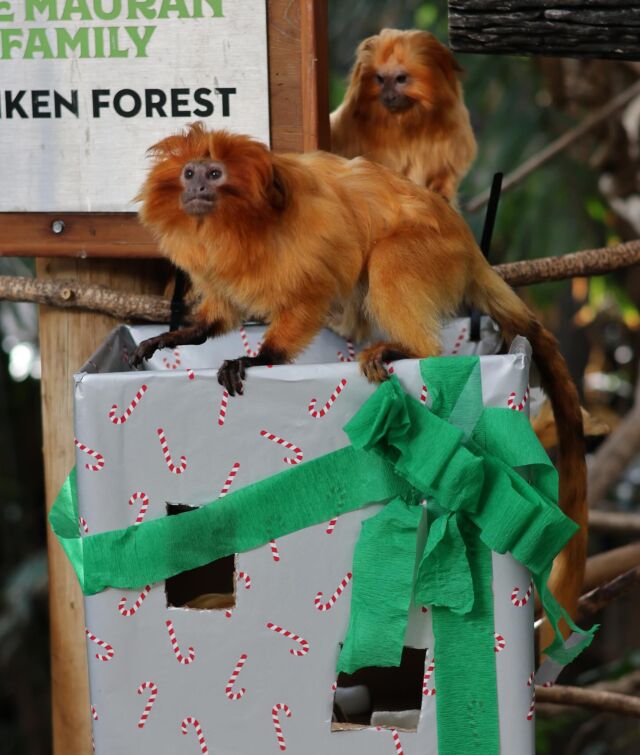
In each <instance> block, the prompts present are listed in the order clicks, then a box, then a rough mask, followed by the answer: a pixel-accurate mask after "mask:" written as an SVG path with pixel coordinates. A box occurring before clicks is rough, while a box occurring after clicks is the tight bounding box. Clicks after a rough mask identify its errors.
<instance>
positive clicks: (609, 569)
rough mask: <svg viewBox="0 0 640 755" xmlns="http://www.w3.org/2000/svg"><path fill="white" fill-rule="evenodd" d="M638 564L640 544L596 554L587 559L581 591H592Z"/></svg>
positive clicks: (639, 561)
mask: <svg viewBox="0 0 640 755" xmlns="http://www.w3.org/2000/svg"><path fill="white" fill-rule="evenodd" d="M638 564H640V542H635V543H629V545H623V546H621V547H620V548H613V549H612V550H609V551H605V552H604V553H598V554H596V555H595V556H591V557H590V558H588V559H587V565H586V569H585V575H584V582H583V589H585V590H592V589H594V588H596V587H599V586H600V585H603V584H604V583H605V582H609V581H610V580H612V579H615V578H616V577H618V576H619V575H620V574H623V573H624V572H626V571H628V570H629V569H634V568H635V567H636V566H638Z"/></svg>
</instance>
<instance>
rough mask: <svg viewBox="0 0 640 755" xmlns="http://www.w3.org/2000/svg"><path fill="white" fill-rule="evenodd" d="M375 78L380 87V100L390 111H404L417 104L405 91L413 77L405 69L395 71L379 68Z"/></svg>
mask: <svg viewBox="0 0 640 755" xmlns="http://www.w3.org/2000/svg"><path fill="white" fill-rule="evenodd" d="M375 80H376V83H377V84H378V86H379V88H380V89H379V97H380V102H381V103H382V104H383V105H384V106H385V107H386V108H387V110H388V111H389V112H391V113H403V112H404V111H405V110H409V108H411V107H412V106H413V105H414V104H415V100H414V99H412V98H411V97H409V96H408V95H407V94H406V91H405V90H406V89H407V87H408V86H409V84H410V83H411V77H410V76H409V74H408V73H407V72H406V71H405V70H404V69H396V70H394V71H388V70H381V69H379V70H378V72H377V73H376V74H375Z"/></svg>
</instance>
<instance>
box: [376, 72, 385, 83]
mask: <svg viewBox="0 0 640 755" xmlns="http://www.w3.org/2000/svg"><path fill="white" fill-rule="evenodd" d="M376 81H377V82H378V84H380V86H382V85H383V84H384V76H380V74H379V73H377V74H376Z"/></svg>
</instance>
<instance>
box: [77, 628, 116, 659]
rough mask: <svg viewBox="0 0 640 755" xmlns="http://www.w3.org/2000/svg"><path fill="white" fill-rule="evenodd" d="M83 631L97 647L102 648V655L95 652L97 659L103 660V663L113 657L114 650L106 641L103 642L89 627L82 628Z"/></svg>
mask: <svg viewBox="0 0 640 755" xmlns="http://www.w3.org/2000/svg"><path fill="white" fill-rule="evenodd" d="M84 632H85V634H86V635H87V637H88V638H89V639H90V640H91V642H95V643H96V645H97V646H98V647H101V648H103V649H104V651H105V653H104V655H102V654H100V653H96V658H97V659H98V660H99V661H104V662H105V663H106V662H107V661H110V660H111V659H112V658H113V656H114V655H115V651H114V649H113V648H112V647H111V645H109V643H108V642H104V641H103V640H101V639H99V638H98V637H96V636H95V634H94V633H93V632H91V631H90V630H89V629H87V628H86V627H85V629H84Z"/></svg>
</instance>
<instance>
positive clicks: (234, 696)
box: [224, 653, 247, 700]
mask: <svg viewBox="0 0 640 755" xmlns="http://www.w3.org/2000/svg"><path fill="white" fill-rule="evenodd" d="M246 660H247V654H246V653H243V654H242V655H241V656H240V658H238V662H237V663H236V666H235V668H234V669H233V672H232V674H231V676H230V677H229V681H228V682H227V686H226V687H225V689H224V691H225V694H226V696H227V697H228V698H229V700H240V699H241V698H242V697H243V696H244V693H245V692H246V691H247V690H246V689H245V688H244V687H242V688H241V689H239V690H238V691H237V692H234V691H233V685H234V684H235V683H236V679H237V678H238V674H239V673H240V671H241V670H242V667H243V666H244V663H245V661H246Z"/></svg>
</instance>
